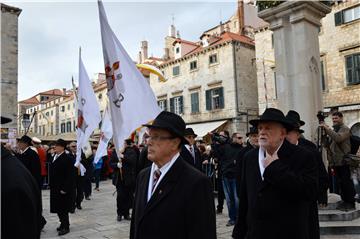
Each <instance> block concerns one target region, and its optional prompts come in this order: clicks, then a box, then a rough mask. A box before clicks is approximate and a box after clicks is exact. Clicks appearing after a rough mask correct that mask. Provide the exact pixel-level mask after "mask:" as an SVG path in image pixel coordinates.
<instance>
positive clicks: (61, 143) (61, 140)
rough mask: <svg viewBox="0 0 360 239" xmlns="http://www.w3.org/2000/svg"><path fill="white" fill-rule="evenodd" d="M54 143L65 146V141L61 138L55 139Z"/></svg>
mask: <svg viewBox="0 0 360 239" xmlns="http://www.w3.org/2000/svg"><path fill="white" fill-rule="evenodd" d="M54 145H58V146H61V147H63V148H66V145H67V143H66V141H65V140H63V139H58V140H56V141H55V143H54Z"/></svg>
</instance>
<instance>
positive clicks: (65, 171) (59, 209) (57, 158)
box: [49, 139, 75, 236]
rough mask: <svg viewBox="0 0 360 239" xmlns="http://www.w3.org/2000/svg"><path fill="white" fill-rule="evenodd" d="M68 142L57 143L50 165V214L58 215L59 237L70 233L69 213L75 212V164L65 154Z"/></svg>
mask: <svg viewBox="0 0 360 239" xmlns="http://www.w3.org/2000/svg"><path fill="white" fill-rule="evenodd" d="M66 145H67V143H66V141H65V140H63V139H58V140H57V141H56V142H55V155H54V158H53V160H52V162H51V163H50V173H49V175H50V212H51V213H57V215H58V217H59V220H60V226H59V227H58V228H57V231H58V234H59V236H61V235H65V234H67V233H69V232H70V223H69V212H71V211H72V210H73V206H74V203H73V202H74V201H73V190H74V185H75V173H74V164H73V160H72V158H71V156H69V155H68V154H67V153H66V152H65V148H66Z"/></svg>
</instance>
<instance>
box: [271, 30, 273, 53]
mask: <svg viewBox="0 0 360 239" xmlns="http://www.w3.org/2000/svg"><path fill="white" fill-rule="evenodd" d="M271 49H274V33H272V34H271Z"/></svg>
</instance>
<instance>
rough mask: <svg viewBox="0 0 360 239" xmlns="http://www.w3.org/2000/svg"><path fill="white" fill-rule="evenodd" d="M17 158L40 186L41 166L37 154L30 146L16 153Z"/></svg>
mask: <svg viewBox="0 0 360 239" xmlns="http://www.w3.org/2000/svg"><path fill="white" fill-rule="evenodd" d="M17 156H18V159H20V161H21V162H22V163H23V164H24V165H25V167H26V168H27V169H28V170H29V172H30V173H31V175H32V176H33V177H34V179H35V180H36V182H37V184H38V186H39V188H41V187H42V182H41V166H40V158H39V155H38V154H37V153H36V152H35V151H34V150H32V149H31V148H30V147H29V148H28V149H27V150H26V151H25V152H24V153H22V154H18V155H17Z"/></svg>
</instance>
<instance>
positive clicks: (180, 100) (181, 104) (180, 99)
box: [179, 96, 184, 114]
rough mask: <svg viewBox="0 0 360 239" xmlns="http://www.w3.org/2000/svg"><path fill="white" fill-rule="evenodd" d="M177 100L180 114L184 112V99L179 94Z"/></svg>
mask: <svg viewBox="0 0 360 239" xmlns="http://www.w3.org/2000/svg"><path fill="white" fill-rule="evenodd" d="M179 102H180V114H182V113H184V103H183V102H184V100H183V97H182V96H180V97H179Z"/></svg>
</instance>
